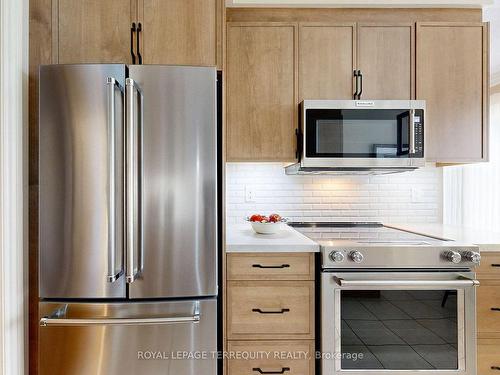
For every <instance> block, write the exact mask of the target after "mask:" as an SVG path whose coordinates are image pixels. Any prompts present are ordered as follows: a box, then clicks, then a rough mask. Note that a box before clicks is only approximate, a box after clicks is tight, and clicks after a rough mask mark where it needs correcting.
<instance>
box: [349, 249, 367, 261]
mask: <svg viewBox="0 0 500 375" xmlns="http://www.w3.org/2000/svg"><path fill="white" fill-rule="evenodd" d="M349 257H350V258H351V259H352V260H353V261H354V262H356V263H361V262H362V261H363V258H364V256H363V254H361V253H360V252H359V251H352V252H351V253H350V254H349Z"/></svg>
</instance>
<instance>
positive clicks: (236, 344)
mask: <svg viewBox="0 0 500 375" xmlns="http://www.w3.org/2000/svg"><path fill="white" fill-rule="evenodd" d="M228 349H229V353H232V354H234V358H230V359H229V360H228V361H227V369H228V375H252V374H255V375H259V374H260V373H261V372H262V373H268V374H270V373H273V374H279V373H281V372H283V374H285V375H313V374H314V341H312V340H303V341H229V343H228ZM239 353H248V355H249V358H248V359H242V358H239V359H236V358H237V357H236V356H237V355H238V354H239ZM252 357H253V358H252ZM259 370H260V371H261V372H259Z"/></svg>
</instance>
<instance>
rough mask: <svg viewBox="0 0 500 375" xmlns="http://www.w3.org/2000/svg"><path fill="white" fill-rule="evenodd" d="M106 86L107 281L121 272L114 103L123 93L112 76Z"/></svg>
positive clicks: (116, 277) (118, 275) (113, 279)
mask: <svg viewBox="0 0 500 375" xmlns="http://www.w3.org/2000/svg"><path fill="white" fill-rule="evenodd" d="M106 85H107V88H108V142H109V154H108V169H109V173H108V179H109V180H108V213H109V220H108V272H107V275H106V278H107V280H108V282H110V283H112V282H114V281H116V280H117V279H118V278H120V276H121V275H122V274H123V265H122V264H120V266H119V268H118V269H116V251H117V249H116V168H115V162H116V109H115V106H116V103H115V92H116V89H119V90H120V93H121V94H122V95H123V88H122V87H121V86H120V84H119V83H118V81H117V80H116V79H115V78H113V77H108V78H107V80H106Z"/></svg>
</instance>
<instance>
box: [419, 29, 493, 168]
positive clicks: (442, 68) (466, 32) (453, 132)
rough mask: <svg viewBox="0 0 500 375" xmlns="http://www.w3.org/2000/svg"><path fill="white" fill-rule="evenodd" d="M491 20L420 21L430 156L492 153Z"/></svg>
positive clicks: (456, 158) (459, 159)
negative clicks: (489, 69)
mask: <svg viewBox="0 0 500 375" xmlns="http://www.w3.org/2000/svg"><path fill="white" fill-rule="evenodd" d="M488 34H489V33H488V25H487V24H482V23H418V24H417V66H416V69H417V75H416V76H417V99H423V100H426V102H427V106H426V108H427V111H426V119H425V120H426V125H425V131H426V146H427V149H426V158H427V160H429V161H436V162H442V163H466V162H475V161H482V160H486V159H487V158H488V152H487V151H488V150H487V142H488V141H487V136H488V122H489V120H488V106H489V105H488V104H489V93H488V90H489V85H488V44H489V42H488V39H489V37H488Z"/></svg>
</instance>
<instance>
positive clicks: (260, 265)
mask: <svg viewBox="0 0 500 375" xmlns="http://www.w3.org/2000/svg"><path fill="white" fill-rule="evenodd" d="M252 267H254V268H288V267H290V265H289V264H282V265H281V266H263V265H262V264H252Z"/></svg>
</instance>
